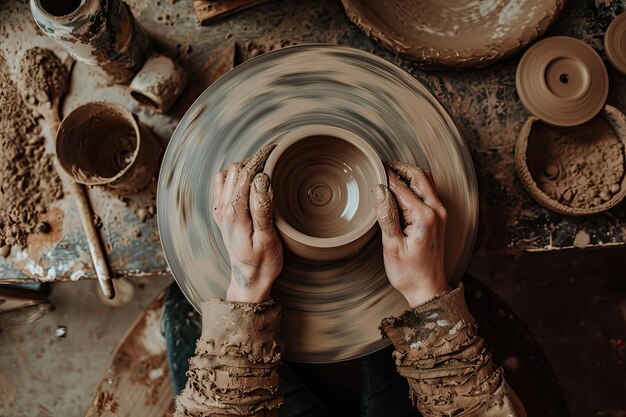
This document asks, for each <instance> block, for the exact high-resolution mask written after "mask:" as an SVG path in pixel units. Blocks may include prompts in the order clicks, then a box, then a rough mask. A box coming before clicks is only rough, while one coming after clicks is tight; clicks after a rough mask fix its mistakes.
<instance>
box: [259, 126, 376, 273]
mask: <svg viewBox="0 0 626 417" xmlns="http://www.w3.org/2000/svg"><path fill="white" fill-rule="evenodd" d="M265 172H266V173H268V174H269V175H270V177H271V179H272V187H273V191H274V219H275V222H276V227H277V228H278V230H279V232H280V233H281V235H282V238H283V242H284V244H285V246H286V247H287V248H288V249H289V250H290V251H291V252H293V253H294V254H296V255H299V256H301V257H303V258H307V259H311V260H316V261H330V260H336V259H341V258H345V257H347V256H350V255H352V254H354V253H355V252H357V251H358V250H359V249H361V247H362V246H363V245H364V244H365V243H367V241H368V240H369V239H370V238H371V237H372V236H373V235H374V233H375V232H376V214H375V212H374V208H373V201H372V193H371V189H372V187H373V186H374V185H376V184H386V183H387V177H386V175H385V168H384V167H383V164H382V162H381V161H380V158H379V157H378V155H377V154H376V151H375V150H374V149H373V148H372V147H371V146H370V145H368V143H367V142H365V141H364V140H362V139H360V138H359V137H358V136H356V135H354V134H352V133H350V132H349V131H346V130H343V129H337V128H332V127H325V126H318V127H315V126H310V127H305V128H304V129H299V130H296V131H294V132H290V133H289V134H287V135H286V136H285V137H283V138H282V139H281V140H280V141H279V142H278V145H277V147H276V148H275V149H274V151H273V152H272V153H271V154H270V156H269V158H268V161H267V163H266V165H265Z"/></svg>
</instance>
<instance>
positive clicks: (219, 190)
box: [213, 171, 227, 223]
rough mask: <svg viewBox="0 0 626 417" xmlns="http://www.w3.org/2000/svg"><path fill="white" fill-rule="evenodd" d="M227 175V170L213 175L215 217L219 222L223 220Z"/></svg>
mask: <svg viewBox="0 0 626 417" xmlns="http://www.w3.org/2000/svg"><path fill="white" fill-rule="evenodd" d="M226 175H227V171H220V172H217V173H216V174H215V175H214V176H213V217H214V218H215V221H216V222H218V223H219V222H220V221H221V210H222V195H223V194H224V183H225V182H226Z"/></svg>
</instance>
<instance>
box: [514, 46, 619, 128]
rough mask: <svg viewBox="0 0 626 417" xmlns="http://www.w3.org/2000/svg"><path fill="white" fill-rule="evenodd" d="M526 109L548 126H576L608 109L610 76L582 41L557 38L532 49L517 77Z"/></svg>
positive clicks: (524, 59) (517, 84) (521, 63)
mask: <svg viewBox="0 0 626 417" xmlns="http://www.w3.org/2000/svg"><path fill="white" fill-rule="evenodd" d="M515 82H516V87H517V94H519V97H520V99H521V100H522V103H523V104H524V107H526V109H527V110H528V111H529V112H531V113H532V114H533V115H535V116H536V117H538V118H539V119H541V120H543V121H544V122H547V123H550V124H553V125H555V126H576V125H579V124H582V123H585V122H587V121H589V120H591V119H592V118H593V117H594V116H595V115H596V114H598V112H599V111H600V110H602V108H603V107H604V104H605V101H606V97H607V95H608V93H609V76H608V74H607V72H606V67H605V66H604V62H602V58H600V55H598V53H597V52H596V51H595V50H594V49H593V48H592V47H591V46H589V45H587V44H586V43H584V42H583V41H581V40H578V39H574V38H570V37H566V36H555V37H552V38H547V39H544V40H542V41H540V42H537V43H536V44H534V45H533V46H531V47H530V48H529V49H528V51H526V53H524V56H523V57H522V59H521V60H520V63H519V65H518V67H517V73H516V77H515Z"/></svg>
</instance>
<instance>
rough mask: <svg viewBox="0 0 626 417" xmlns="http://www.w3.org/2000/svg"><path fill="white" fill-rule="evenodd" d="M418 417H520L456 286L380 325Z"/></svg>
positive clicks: (518, 407) (519, 409) (520, 410)
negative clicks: (405, 382) (407, 387)
mask: <svg viewBox="0 0 626 417" xmlns="http://www.w3.org/2000/svg"><path fill="white" fill-rule="evenodd" d="M380 329H381V332H382V334H383V336H387V337H388V338H389V339H390V340H391V341H392V343H393V345H394V347H395V351H394V353H393V355H394V359H395V361H396V366H397V368H398V372H399V373H400V374H401V375H402V376H404V377H405V378H407V380H408V382H409V386H410V396H411V399H412V401H413V404H414V405H415V406H416V407H417V408H418V409H419V410H420V412H421V413H422V415H424V417H434V416H438V417H439V416H457V417H460V416H463V417H466V416H483V417H492V416H493V417H495V416H507V417H523V416H526V413H525V411H524V408H523V406H522V405H521V403H520V401H519V400H518V399H517V397H516V396H515V393H514V392H513V391H512V390H511V388H510V387H509V386H508V384H507V383H506V381H505V380H504V375H503V372H502V368H498V367H496V366H495V365H494V363H493V362H492V360H491V351H490V350H489V349H488V348H487V346H486V344H485V341H484V340H483V339H482V338H481V337H479V336H478V335H477V332H476V330H477V327H476V324H475V322H474V318H473V317H472V315H471V314H470V312H469V310H468V309H467V304H466V303H465V298H464V294H463V286H462V285H460V286H459V288H456V289H454V290H452V291H449V292H445V293H443V294H441V295H440V296H437V297H435V298H434V299H432V300H430V301H428V302H426V303H424V304H421V305H419V306H417V307H415V308H412V309H410V310H408V311H406V312H405V313H404V314H402V315H401V316H400V317H388V318H386V319H384V320H383V321H382V323H381V325H380Z"/></svg>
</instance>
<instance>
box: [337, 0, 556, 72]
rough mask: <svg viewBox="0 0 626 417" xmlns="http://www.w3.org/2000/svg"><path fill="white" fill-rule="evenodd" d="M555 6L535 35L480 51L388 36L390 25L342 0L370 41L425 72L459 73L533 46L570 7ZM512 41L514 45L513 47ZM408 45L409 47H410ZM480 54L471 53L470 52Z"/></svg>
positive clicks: (354, 0)
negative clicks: (530, 45)
mask: <svg viewBox="0 0 626 417" xmlns="http://www.w3.org/2000/svg"><path fill="white" fill-rule="evenodd" d="M551 2H552V4H553V5H554V8H553V13H549V14H548V15H544V17H543V19H541V20H540V21H539V22H538V23H537V25H536V26H535V28H534V31H535V34H534V35H531V36H530V37H526V36H524V35H525V34H526V33H527V32H528V30H529V29H530V28H527V30H526V31H524V32H522V33H521V34H520V35H519V36H518V37H517V38H515V39H511V38H507V39H504V40H500V41H497V42H492V43H491V44H488V45H483V46H482V47H479V48H437V47H434V46H433V45H429V44H425V43H419V42H415V41H414V40H412V39H408V40H407V39H406V38H405V37H401V36H393V35H390V34H389V29H388V25H386V24H385V22H382V21H381V20H380V19H377V18H375V17H371V15H368V14H367V13H364V12H363V10H364V9H363V7H366V6H363V1H362V0H341V4H342V6H343V9H344V11H345V12H346V14H347V16H348V18H349V19H350V21H352V23H354V24H355V25H356V26H357V27H358V28H359V29H360V30H361V31H363V32H364V33H365V34H366V35H367V37H368V38H370V39H374V40H376V41H378V43H380V44H381V45H382V46H383V47H384V48H385V49H387V50H391V51H392V52H395V53H396V54H399V55H401V56H403V57H404V58H407V59H409V60H410V61H412V62H413V63H415V64H416V65H417V66H418V67H420V68H422V69H425V70H430V71H434V70H458V69H466V68H478V69H480V68H486V67H488V66H490V65H492V64H494V63H496V62H498V61H501V60H503V59H505V58H507V57H510V56H512V55H515V54H517V53H518V52H519V51H521V50H522V49H524V48H525V47H527V46H528V45H529V44H532V43H533V42H534V41H536V40H537V39H540V38H541V35H543V34H545V32H546V31H547V30H548V29H549V28H550V27H551V26H552V24H553V23H554V22H555V21H556V20H557V19H558V18H559V16H560V15H561V13H562V12H563V10H564V9H565V7H566V5H567V0H551ZM511 41H513V42H514V43H515V45H514V46H508V45H510V43H511ZM407 45H408V46H407ZM478 49H480V52H478V53H473V54H469V55H468V52H469V51H472V52H473V51H476V50H478Z"/></svg>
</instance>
